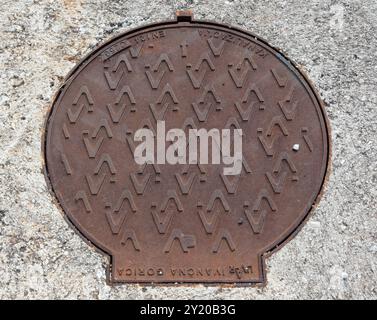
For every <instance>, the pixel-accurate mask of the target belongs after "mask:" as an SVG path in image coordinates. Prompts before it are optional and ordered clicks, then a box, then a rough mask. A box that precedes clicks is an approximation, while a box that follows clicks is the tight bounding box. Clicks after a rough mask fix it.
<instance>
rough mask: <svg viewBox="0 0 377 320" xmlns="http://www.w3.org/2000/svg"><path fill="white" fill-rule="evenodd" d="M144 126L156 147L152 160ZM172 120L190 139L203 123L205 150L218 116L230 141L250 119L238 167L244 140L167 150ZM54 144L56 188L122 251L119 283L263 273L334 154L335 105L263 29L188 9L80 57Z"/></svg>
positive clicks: (79, 223)
mask: <svg viewBox="0 0 377 320" xmlns="http://www.w3.org/2000/svg"><path fill="white" fill-rule="evenodd" d="M139 129H147V130H146V131H148V132H150V133H151V137H152V139H153V145H154V147H155V148H154V150H153V151H152V159H150V160H151V161H149V162H147V163H144V164H139V163H138V162H137V161H136V158H135V150H136V149H137V148H138V147H139V146H140V145H141V143H142V142H140V141H139V140H138V139H136V137H135V133H136V132H137V131H138V130H139ZM170 129H179V130H180V129H181V131H180V132H181V133H182V134H183V135H184V136H186V138H187V137H188V136H189V131H190V130H194V129H197V131H196V132H198V130H200V129H205V130H204V131H203V132H207V133H208V135H207V137H206V136H204V139H202V138H203V136H201V137H200V139H199V140H198V141H197V142H198V145H197V147H198V150H199V149H200V148H202V145H201V143H203V148H204V147H205V141H202V140H205V138H207V142H208V146H209V147H208V150H209V151H208V153H211V152H212V151H211V150H215V149H216V148H214V147H215V143H214V141H215V142H216V140H214V138H213V136H212V135H211V133H213V132H214V131H211V130H212V129H214V130H218V132H219V133H220V135H222V134H223V132H226V129H229V131H228V132H230V135H231V138H232V139H230V150H231V151H232V150H233V149H234V148H235V144H236V140H235V139H233V138H235V132H236V131H237V129H241V130H238V131H237V132H241V131H242V135H241V141H242V156H241V158H240V159H241V162H240V163H239V171H240V172H239V173H238V174H225V173H224V172H225V171H224V168H225V167H229V164H230V165H231V163H229V161H228V163H227V164H226V161H225V160H226V159H228V160H229V159H231V158H232V156H235V152H234V153H233V154H232V152H231V153H230V154H228V158H226V157H225V156H224V155H225V154H226V151H227V150H224V149H221V148H217V149H216V150H220V151H219V156H220V160H221V161H220V163H219V164H214V163H212V162H210V160H209V163H208V164H203V163H201V162H199V161H198V162H197V163H194V162H190V161H187V162H185V161H186V159H184V158H183V157H182V154H180V155H181V158H179V160H180V161H179V163H177V164H171V163H168V162H164V161H163V160H164V159H165V156H166V157H167V156H168V155H167V154H159V155H157V153H158V151H161V148H162V150H163V151H164V152H165V150H167V149H168V148H169V147H171V146H172V144H173V142H172V141H169V139H168V134H166V135H165V133H168V131H169V130H170ZM161 137H162V138H161ZM226 137H227V136H226V134H225V135H224V136H222V139H224V141H225V139H226ZM177 139H178V138H177ZM142 141H144V140H142ZM173 141H175V140H173ZM144 142H145V141H144ZM186 142H187V145H186V144H185V147H184V148H183V149H185V150H184V151H187V152H185V153H186V157H187V158H188V157H189V151H190V146H189V143H188V142H189V139H188V138H187V140H186ZM44 145H45V162H46V174H47V176H48V180H49V182H50V184H51V189H52V190H53V192H54V194H55V196H56V198H57V201H58V203H59V204H60V206H61V207H62V209H63V211H64V214H65V216H66V217H67V218H68V219H69V221H70V222H71V223H72V224H73V225H74V226H75V227H76V228H77V230H78V232H79V233H80V234H81V235H82V236H83V237H84V238H85V239H87V240H88V241H89V242H90V243H92V244H94V245H95V246H96V247H97V248H99V249H100V250H101V251H102V252H104V253H106V254H108V255H109V256H110V257H111V259H110V262H111V264H110V266H109V273H108V275H109V281H110V282H148V283H152V282H165V283H176V282H178V283H179V282H199V283H200V282H201V283H224V282H226V283H257V282H264V281H265V271H264V260H263V259H264V258H265V257H266V255H268V254H270V253H271V252H273V251H274V250H276V249H277V248H279V247H280V246H281V245H282V244H284V243H285V242H286V241H287V240H288V239H290V238H291V237H292V236H293V235H294V234H295V232H296V231H297V230H298V228H299V227H300V226H301V225H302V223H303V221H304V220H305V219H306V218H307V216H308V214H309V212H310V211H311V209H312V206H313V205H314V204H315V203H316V201H317V198H318V196H319V194H320V191H321V188H322V185H323V183H324V180H325V176H326V173H327V166H328V159H329V134H328V130H327V121H326V117H325V114H324V111H323V109H322V106H321V103H320V100H319V98H318V96H317V95H316V94H315V92H314V91H313V89H312V87H311V85H310V84H309V83H308V81H307V80H306V79H305V77H304V76H303V75H302V73H301V72H300V71H299V70H298V69H297V68H296V67H294V66H293V65H292V64H291V62H290V61H289V60H287V59H286V58H285V57H284V56H283V55H282V54H281V53H279V52H278V51H277V50H275V49H273V48H272V47H270V46H269V45H268V44H267V43H266V42H265V41H263V40H261V39H259V38H258V37H256V36H254V35H252V34H250V33H247V32H245V31H242V30H239V29H237V28H233V27H229V26H226V25H222V24H218V23H212V22H201V21H195V20H192V19H191V17H190V16H189V15H185V14H183V15H182V14H181V15H179V16H178V19H177V20H175V21H168V22H165V23H158V24H154V25H149V26H147V27H142V28H138V29H135V30H132V31H130V32H128V33H125V34H122V35H120V36H117V37H116V38H114V39H112V40H111V41H109V42H108V43H106V44H104V45H102V46H101V47H99V48H98V49H96V50H95V51H93V52H92V53H91V54H90V55H89V56H87V57H86V58H85V59H84V60H83V61H81V62H80V63H79V64H78V65H77V66H76V67H75V69H74V70H73V71H72V72H71V73H70V75H69V76H68V77H67V80H66V82H65V84H64V85H63V87H62V88H61V90H60V91H59V93H58V95H57V97H56V99H55V101H54V104H53V107H52V109H51V112H50V114H49V117H48V121H47V125H46V134H45V142H44ZM186 147H187V148H186ZM210 147H212V149H211V148H210ZM186 149H187V150H186ZM203 150H204V149H203ZM234 150H235V149H234ZM176 151H177V150H176ZM228 151H229V150H228ZM164 152H163V153H164ZM177 152H178V153H179V152H183V151H182V149H181V150H180V151H177ZM177 152H173V154H171V155H170V156H173V157H174V156H176V153H177ZM146 154H147V150H144V151H143V154H142V155H146ZM212 157H214V156H213V154H212ZM156 158H158V159H157V160H156ZM161 159H163V160H161ZM209 159H211V155H210V156H209ZM233 159H234V157H233ZM181 161H182V162H181ZM233 165H236V163H235V162H234V163H233Z"/></svg>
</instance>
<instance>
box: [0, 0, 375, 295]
mask: <svg viewBox="0 0 377 320" xmlns="http://www.w3.org/2000/svg"><path fill="white" fill-rule="evenodd" d="M178 8H192V9H193V10H194V13H195V17H196V18H202V19H213V20H217V21H220V22H225V23H230V24H233V25H237V26H240V27H243V28H245V29H248V30H250V31H253V32H254V33H256V34H258V35H259V36H261V37H263V38H265V39H267V40H268V41H269V42H270V43H271V44H272V45H274V46H277V47H280V48H282V49H283V50H284V51H285V52H286V53H287V55H288V56H289V57H290V58H291V59H293V60H294V61H296V62H297V63H298V64H300V65H302V66H303V68H304V70H306V71H307V74H308V75H309V78H310V79H311V80H312V81H314V83H315V86H316V87H317V88H318V90H319V92H320V94H321V96H322V97H323V98H324V100H325V102H326V103H327V104H328V107H327V112H328V116H329V118H330V121H331V125H332V138H333V160H332V163H333V169H332V174H331V176H330V181H329V184H328V188H327V191H326V192H325V194H324V196H323V198H322V201H321V203H320V205H319V207H318V208H317V209H316V211H315V213H314V215H313V216H312V218H311V219H310V221H309V222H308V223H307V224H306V226H305V227H304V228H303V229H302V231H301V232H300V233H299V234H298V236H297V237H296V238H294V240H292V241H291V242H290V243H289V244H288V245H286V246H285V247H284V248H283V249H282V250H280V251H279V252H277V253H276V254H274V255H273V256H272V257H271V258H269V259H268V261H267V265H268V284H267V286H266V287H264V288H238V289H231V288H220V287H211V288H206V287H203V286H195V287H177V288H171V287H170V288H166V287H156V288H153V287H142V286H138V285H123V286H118V287H114V288H112V287H109V286H108V285H106V284H105V268H104V267H105V265H106V263H107V259H106V258H104V257H103V256H101V255H100V254H98V253H96V252H95V251H94V250H93V249H91V248H89V247H88V246H87V245H86V244H85V243H84V241H82V240H81V238H80V237H79V236H78V235H76V234H75V233H74V231H73V230H72V229H71V228H70V227H69V226H68V225H67V224H66V222H65V221H64V220H63V217H62V215H61V213H60V212H59V210H58V209H57V208H56V206H55V205H54V204H53V202H52V198H51V196H50V194H49V193H48V191H47V188H46V183H45V179H44V176H43V174H42V162H41V134H42V129H43V121H44V116H45V114H46V111H47V109H48V106H49V104H50V102H51V99H52V97H53V95H54V93H55V91H56V90H57V88H58V87H59V85H60V84H61V83H62V79H63V77H64V76H65V75H66V74H67V73H68V71H69V70H70V69H71V68H72V67H73V66H74V65H75V63H76V62H77V61H78V60H79V59H80V58H81V57H83V55H84V54H85V53H87V52H88V51H90V50H91V48H92V47H93V46H95V45H96V44H97V43H98V42H102V41H104V40H106V39H108V38H109V37H110V36H113V35H115V34H117V33H119V32H122V31H125V30H127V29H129V28H133V27H136V26H139V25H142V24H146V23H151V22H155V21H159V20H162V19H169V18H172V17H173V12H174V11H175V10H176V9H178ZM376 12H377V3H376V1H373V0H355V1H352V0H348V1H336V0H316V1H302V0H286V1H283V0H281V1H261V0H254V1H252V0H245V1H238V0H234V1H231V0H228V1H208V0H206V1H196V0H194V1H193V0H191V1H161V0H158V1H136V0H133V1H124V0H119V1H111V0H81V1H80V0H64V1H62V0H59V1H57V0H18V1H15V0H1V2H0V124H1V125H0V146H1V148H0V298H3V299H20V298H27V299H35V298H55V299H56V298H61V299H63V298H70V299H72V298H73V299H76V298H78V299H84V298H85V299H86V298H89V299H98V298H100V299H107V298H118V299H119V298H120V299H142V298H152V299H163V298H179V299H197V298H209V299H212V298H213V299H226V298H241V299H267V298H273V299H282V298H287V299H296V298H303V299H312V298H315V299H334V298H344V299H348V298H359V299H372V298H374V299H375V298H377V243H376V240H377V232H376V230H377V212H376V204H377V200H376V199H377V188H376V182H377V165H376V158H377V152H376V148H375V145H376V140H377V138H376V136H377V110H376V104H377V80H376V73H377V64H376V61H375V59H376V58H377V57H376V52H377V50H376V49H377V40H376V37H377V36H376V34H377V16H376Z"/></svg>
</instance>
